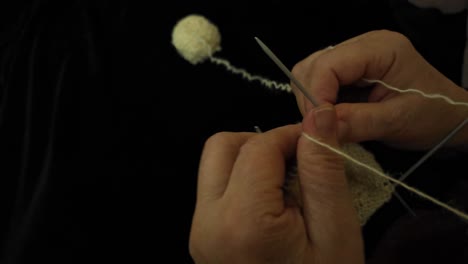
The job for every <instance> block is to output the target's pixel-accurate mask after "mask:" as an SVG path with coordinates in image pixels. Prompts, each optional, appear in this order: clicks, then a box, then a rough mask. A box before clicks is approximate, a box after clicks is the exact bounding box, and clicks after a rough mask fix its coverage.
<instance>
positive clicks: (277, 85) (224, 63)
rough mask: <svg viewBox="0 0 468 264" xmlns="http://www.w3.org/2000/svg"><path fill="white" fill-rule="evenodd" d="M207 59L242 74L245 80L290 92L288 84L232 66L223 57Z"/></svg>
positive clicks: (232, 71)
mask: <svg viewBox="0 0 468 264" xmlns="http://www.w3.org/2000/svg"><path fill="white" fill-rule="evenodd" d="M209 59H210V61H211V62H213V63H215V64H217V65H221V66H224V67H225V68H226V69H227V70H228V71H230V72H231V73H234V74H237V75H240V76H242V78H244V79H246V80H247V81H250V82H252V81H258V82H260V83H261V84H262V85H263V86H265V87H267V88H269V89H277V90H281V91H285V92H288V93H290V92H292V89H291V86H290V85H289V84H287V83H278V82H276V81H272V80H270V79H267V78H264V77H262V76H258V75H252V74H250V73H249V72H247V71H246V70H244V69H241V68H237V67H234V66H232V64H231V63H230V62H229V61H228V60H225V59H222V58H219V57H213V56H211V57H210V58H209Z"/></svg>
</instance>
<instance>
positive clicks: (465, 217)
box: [302, 133, 468, 220]
mask: <svg viewBox="0 0 468 264" xmlns="http://www.w3.org/2000/svg"><path fill="white" fill-rule="evenodd" d="M302 135H303V136H304V137H305V138H306V139H308V140H310V141H312V142H314V143H316V144H318V145H320V146H322V147H324V148H327V149H329V150H331V151H333V152H335V153H336V154H338V155H340V156H342V157H343V158H345V159H346V160H348V161H350V162H352V163H353V164H355V165H358V166H360V167H362V168H365V169H366V170H368V171H370V172H372V173H373V174H374V175H377V176H379V177H381V178H383V179H386V180H388V181H391V182H393V183H396V184H397V185H400V186H401V187H403V188H405V189H407V190H408V191H410V192H412V193H414V194H417V195H419V196H420V197H422V198H424V199H426V200H429V201H431V202H432V203H434V204H436V205H439V206H441V207H442V208H444V209H446V210H448V211H450V212H452V213H454V214H455V215H457V216H459V217H461V218H463V219H464V220H468V214H466V213H464V212H462V211H460V210H458V209H456V208H453V207H451V206H449V205H448V204H446V203H443V202H441V201H439V200H437V199H435V198H434V197H432V196H430V195H427V194H425V193H423V192H422V191H420V190H418V189H416V188H413V187H411V186H409V185H407V184H405V183H403V182H401V181H399V180H397V179H394V178H392V177H390V176H388V175H386V174H385V173H383V172H381V171H379V170H377V169H375V168H373V167H372V166H371V165H368V164H365V163H363V162H361V161H359V160H358V159H356V158H353V157H352V156H350V155H348V154H347V153H345V152H344V151H340V150H338V149H336V148H334V147H332V146H330V145H328V144H326V143H324V142H321V141H320V140H318V139H315V138H314V137H311V136H309V135H307V134H306V133H302Z"/></svg>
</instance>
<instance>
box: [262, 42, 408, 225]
mask: <svg viewBox="0 0 468 264" xmlns="http://www.w3.org/2000/svg"><path fill="white" fill-rule="evenodd" d="M255 40H256V41H257V43H258V45H260V47H261V48H262V50H263V51H264V52H265V53H266V54H267V55H268V57H270V59H271V60H273V62H274V63H275V64H276V65H277V66H278V67H279V68H280V69H281V70H282V71H283V72H284V73H285V74H286V76H288V77H289V79H291V81H292V82H293V83H294V84H295V85H296V87H297V88H299V90H301V92H302V93H303V94H304V96H305V97H306V98H307V99H309V101H310V102H311V103H312V104H313V105H314V106H317V105H318V104H317V101H315V99H314V98H313V97H312V96H311V95H310V94H309V93H308V92H307V90H306V89H305V88H304V86H302V84H301V83H300V82H299V81H298V80H297V79H296V77H294V75H292V73H291V72H290V71H289V69H288V68H287V67H286V66H285V65H284V64H283V63H282V62H281V60H280V59H279V58H278V57H277V56H276V55H275V54H274V53H273V51H271V50H270V48H268V47H267V45H265V43H263V42H262V41H261V40H260V39H259V38H257V37H255ZM255 130H256V131H257V133H261V130H260V128H259V127H257V126H256V127H255ZM394 194H395V196H396V197H397V198H398V200H400V202H401V204H402V205H403V206H404V207H405V208H406V209H407V210H408V211H409V212H410V213H411V214H412V215H413V216H415V215H416V214H415V213H414V211H413V210H411V208H410V207H409V205H408V204H407V203H406V202H405V200H403V198H402V197H401V196H400V195H399V194H398V193H397V192H396V191H395V192H394Z"/></svg>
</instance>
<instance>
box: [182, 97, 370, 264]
mask: <svg viewBox="0 0 468 264" xmlns="http://www.w3.org/2000/svg"><path fill="white" fill-rule="evenodd" d="M302 130H304V131H305V132H306V133H307V134H309V135H311V136H314V137H316V138H318V139H320V140H322V141H323V142H325V143H327V144H329V145H332V146H335V147H337V146H338V140H337V136H336V134H337V133H336V112H335V110H334V108H333V106H331V105H326V106H324V107H318V108H315V109H313V110H311V111H310V112H309V113H308V115H307V116H306V118H305V119H304V122H303V125H302V129H301V125H290V126H285V127H281V128H277V129H273V130H271V131H268V132H266V133H262V134H255V133H220V134H217V135H215V136H213V137H211V138H210V139H209V140H208V141H207V143H206V145H205V148H204V152H203V155H202V159H201V163H200V170H199V182H198V195H197V205H196V209H195V214H194V218H193V223H192V230H191V234H190V253H191V255H192V257H193V259H194V260H195V262H197V263H207V264H209V263H321V264H334V263H354V264H357V263H359V264H362V263H364V251H363V245H362V237H361V230H360V225H359V222H358V218H357V215H356V212H355V210H354V208H353V205H352V202H351V195H350V193H349V190H348V185H347V182H346V178H345V175H344V166H343V160H342V159H341V157H339V156H337V155H336V154H335V153H333V152H331V151H329V150H328V149H325V148H323V147H321V146H319V145H317V144H315V143H313V142H311V141H308V140H306V139H305V138H304V137H301V132H302ZM295 156H297V162H298V174H299V179H300V181H301V191H302V201H303V204H304V207H303V208H302V210H301V209H300V208H298V207H297V206H294V205H291V204H289V203H285V200H284V193H283V189H282V186H283V184H284V180H285V170H286V165H285V161H286V160H288V159H291V158H294V157H295Z"/></svg>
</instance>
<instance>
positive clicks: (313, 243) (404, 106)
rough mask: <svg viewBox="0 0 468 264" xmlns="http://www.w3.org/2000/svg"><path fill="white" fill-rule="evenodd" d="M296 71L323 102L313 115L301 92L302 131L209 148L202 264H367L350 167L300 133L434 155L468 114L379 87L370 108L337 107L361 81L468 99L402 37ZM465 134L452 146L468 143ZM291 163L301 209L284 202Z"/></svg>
mask: <svg viewBox="0 0 468 264" xmlns="http://www.w3.org/2000/svg"><path fill="white" fill-rule="evenodd" d="M293 74H294V75H295V76H296V77H297V78H298V79H299V80H300V81H301V82H302V83H303V84H304V85H305V86H306V87H307V89H309V92H310V93H311V94H312V95H313V96H314V97H315V98H316V99H317V100H318V101H319V102H320V106H319V107H315V108H314V107H312V106H311V105H310V104H309V103H307V102H306V101H305V99H304V98H303V96H302V95H301V94H300V92H298V91H296V92H295V94H296V97H297V101H298V106H299V109H300V110H301V112H302V113H303V116H304V119H303V122H302V123H301V124H297V125H289V126H284V127H280V128H277V129H273V130H270V131H267V132H265V133H262V134H256V133H219V134H216V135H214V136H213V137H211V138H210V139H209V140H208V141H207V142H206V144H205V147H204V151H203V154H202V158H201V161H200V169H199V181H198V190H197V204H196V209H195V214H194V217H193V223H192V229H191V234H190V253H191V255H192V257H193V259H194V261H195V262H196V263H320V264H335V263H351V264H354V263H355V264H361V263H364V261H365V260H364V249H363V241H362V234H361V227H360V225H359V222H358V218H357V214H356V212H355V210H354V208H353V206H352V203H351V196H350V193H349V191H348V185H347V182H346V177H345V173H344V166H343V160H342V158H341V157H339V156H337V155H336V154H334V153H332V152H331V151H329V150H327V149H324V148H322V147H320V146H318V145H316V144H315V143H313V142H311V141H308V140H307V139H305V138H304V137H302V136H301V134H302V132H304V133H307V134H308V135H310V136H312V137H315V138H317V139H319V140H321V141H323V142H325V143H326V144H328V145H331V146H333V147H338V146H339V143H341V142H360V141H363V140H371V139H372V140H380V141H383V142H386V143H388V144H391V145H393V146H398V147H405V148H411V149H426V148H429V147H430V146H431V145H432V144H434V142H436V141H437V140H439V139H440V138H441V137H442V136H443V135H444V134H446V133H447V132H448V131H449V130H450V129H452V128H453V127H454V126H455V125H456V124H457V123H458V122H460V121H461V120H463V118H466V117H467V116H468V112H467V110H466V108H463V107H454V106H450V105H447V104H443V103H439V102H429V103H428V102H426V101H425V100H423V99H420V98H419V97H417V96H414V95H406V94H396V93H394V92H389V91H388V90H386V89H383V88H381V87H379V86H376V87H375V88H374V89H373V91H372V93H371V95H370V96H369V102H367V103H359V104H346V103H341V104H336V105H334V103H335V100H336V93H337V91H338V89H339V86H340V85H345V84H350V83H355V82H356V81H358V80H360V79H361V78H369V79H380V80H383V81H385V82H387V83H390V84H392V85H394V86H397V87H402V88H403V87H411V88H416V89H420V90H423V91H425V92H438V93H443V94H445V95H447V96H449V97H451V98H452V99H454V100H457V101H465V102H468V95H467V93H466V92H465V91H463V90H462V89H460V88H459V87H457V86H456V85H455V84H454V83H452V82H451V81H449V80H448V79H447V78H445V77H444V76H443V75H442V74H440V73H439V72H437V71H436V70H435V69H434V68H433V67H432V66H430V65H429V64H428V63H427V62H426V61H425V60H424V59H423V58H422V57H421V56H420V55H419V54H418V53H417V52H416V51H415V50H414V48H413V47H412V45H411V43H410V42H409V41H408V40H407V39H406V38H404V37H403V36H401V35H399V34H397V33H394V32H389V31H376V32H370V33H367V34H364V35H361V36H358V37H356V38H354V39H351V40H348V41H346V42H343V43H341V44H339V45H337V46H336V47H335V48H334V49H327V50H322V51H319V52H316V53H314V54H312V55H310V56H309V57H308V58H306V59H305V60H303V61H302V62H300V63H298V64H297V65H296V66H295V67H294V69H293ZM447 116H450V118H447ZM434 120H436V122H434ZM428 128H431V129H428ZM467 130H468V129H467V128H465V129H464V130H463V131H462V132H461V133H460V134H459V135H458V136H457V137H456V138H455V139H454V140H453V141H452V142H451V143H450V144H451V145H452V146H462V145H464V144H466V143H467V142H468V131H467ZM293 157H295V158H296V159H297V162H298V175H299V179H300V182H301V192H302V196H303V197H302V198H303V206H304V207H303V209H302V210H301V209H299V208H298V207H296V206H295V205H292V204H290V203H285V201H284V193H283V190H282V188H281V187H282V185H283V182H284V176H285V166H286V161H287V160H288V159H291V158H293Z"/></svg>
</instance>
